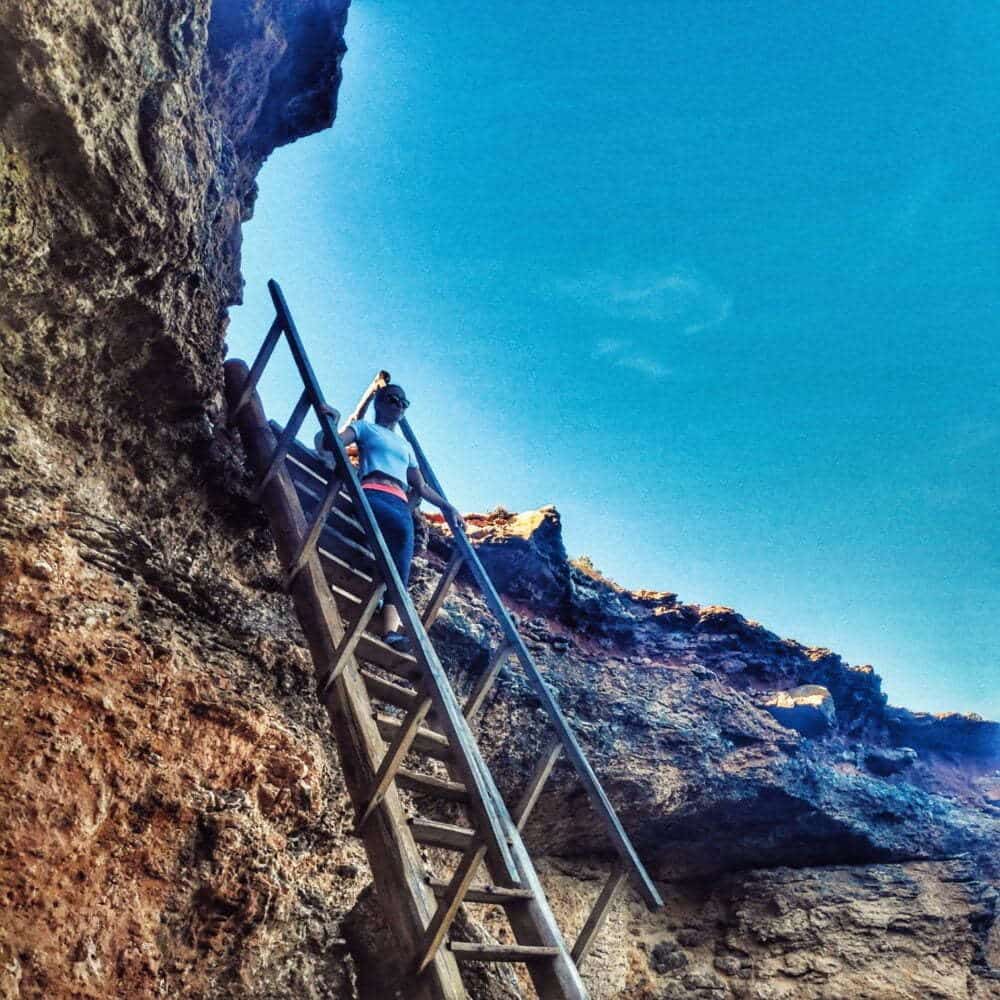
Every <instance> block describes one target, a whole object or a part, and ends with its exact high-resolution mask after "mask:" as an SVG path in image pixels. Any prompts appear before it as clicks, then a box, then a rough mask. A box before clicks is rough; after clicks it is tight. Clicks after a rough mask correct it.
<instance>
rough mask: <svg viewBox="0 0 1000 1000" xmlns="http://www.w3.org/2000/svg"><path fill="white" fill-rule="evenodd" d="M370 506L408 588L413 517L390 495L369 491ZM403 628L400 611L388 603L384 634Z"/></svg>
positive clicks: (385, 611)
mask: <svg viewBox="0 0 1000 1000" xmlns="http://www.w3.org/2000/svg"><path fill="white" fill-rule="evenodd" d="M368 502H369V504H370V505H371V508H372V513H373V514H374V515H375V520H376V522H377V523H378V526H379V529H380V530H381V532H382V537H383V538H384V539H385V544H386V548H388V550H389V554H390V555H391V556H392V561H393V562H394V563H395V564H396V570H397V572H398V573H399V578H400V580H402V582H403V586H404V587H405V586H406V585H407V584H408V583H409V582H410V564H411V562H412V561H413V515H412V514H411V513H410V509H409V507H408V506H407V505H406V504H405V503H404V502H403V501H402V500H399V499H398V498H396V497H393V496H390V495H388V494H383V493H380V492H377V491H374V490H372V491H369V493H368ZM399 626H400V620H399V610H398V609H397V608H396V606H395V605H394V604H392V603H391V602H390V601H386V603H385V607H384V608H383V609H382V628H383V632H382V634H383V635H388V634H390V633H391V632H397V631H399Z"/></svg>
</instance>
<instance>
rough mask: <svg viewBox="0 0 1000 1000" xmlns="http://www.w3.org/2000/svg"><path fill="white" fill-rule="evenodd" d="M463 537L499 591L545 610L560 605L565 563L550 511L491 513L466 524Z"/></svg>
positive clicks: (558, 530)
mask: <svg viewBox="0 0 1000 1000" xmlns="http://www.w3.org/2000/svg"><path fill="white" fill-rule="evenodd" d="M469 536H470V537H471V538H472V539H473V541H474V542H475V545H476V549H477V551H478V552H479V558H480V559H482V561H483V564H484V565H485V566H486V568H487V570H488V571H489V573H490V576H491V577H492V579H493V582H494V583H495V584H496V586H497V589H498V590H500V591H501V592H502V593H504V594H507V595H509V596H510V597H513V598H514V599H515V600H518V601H525V602H527V603H529V604H531V605H532V606H533V607H537V608H539V609H545V608H547V609H549V610H550V611H556V610H557V609H558V608H559V607H560V605H561V604H562V603H563V602H564V601H565V599H566V595H567V592H568V589H569V565H568V562H567V559H566V549H565V548H564V546H563V540H562V524H561V521H560V519H559V512H558V511H557V510H556V509H555V507H542V508H541V509H540V510H535V511H528V512H527V513H525V514H507V513H506V512H495V513H494V514H493V515H491V516H490V517H489V519H484V520H483V522H482V523H480V524H478V525H477V524H476V522H475V521H472V520H470V530H469Z"/></svg>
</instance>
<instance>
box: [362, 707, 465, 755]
mask: <svg viewBox="0 0 1000 1000" xmlns="http://www.w3.org/2000/svg"><path fill="white" fill-rule="evenodd" d="M375 723H376V725H377V726H378V731H379V732H380V733H381V734H382V738H383V739H385V740H388V741H390V742H391V741H392V740H394V739H395V738H396V734H397V733H398V732H399V729H400V726H401V725H402V724H401V723H400V721H399V720H398V719H394V718H392V717H391V716H389V715H383V714H382V713H381V712H377V713H375ZM413 750H414V751H415V752H416V753H422V754H426V755H427V756H428V757H434V758H435V759H437V760H450V759H451V757H452V752H451V745H450V744H449V743H448V740H447V738H446V737H444V736H442V735H441V734H440V733H435V732H434V731H433V730H432V729H418V730H417V734H416V736H415V737H414V738H413Z"/></svg>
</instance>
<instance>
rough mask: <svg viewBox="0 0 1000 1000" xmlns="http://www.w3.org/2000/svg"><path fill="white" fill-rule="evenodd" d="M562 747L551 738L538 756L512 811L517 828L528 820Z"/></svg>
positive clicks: (520, 827) (521, 827)
mask: <svg viewBox="0 0 1000 1000" xmlns="http://www.w3.org/2000/svg"><path fill="white" fill-rule="evenodd" d="M562 749H563V746H562V742H561V741H560V740H553V741H552V742H551V743H550V744H549V745H548V747H546V749H545V751H544V752H543V753H542V756H541V757H539V759H538V763H537V764H536V765H535V770H534V771H533V772H532V774H531V778H530V780H529V781H528V785H527V787H526V788H525V790H524V794H523V795H522V796H521V801H520V802H518V804H517V806H516V808H515V809H514V811H513V813H512V815H513V817H514V822H515V823H516V824H517V828H518V830H523V829H524V826H525V824H526V823H527V822H528V817H529V816H530V815H531V810H532V809H534V808H535V803H536V802H537V801H538V797H539V796H540V795H541V794H542V789H543V788H544V787H545V782H546V781H548V780H549V775H550V774H551V773H552V768H554V767H555V766H556V761H557V760H559V755H560V754H561V753H562Z"/></svg>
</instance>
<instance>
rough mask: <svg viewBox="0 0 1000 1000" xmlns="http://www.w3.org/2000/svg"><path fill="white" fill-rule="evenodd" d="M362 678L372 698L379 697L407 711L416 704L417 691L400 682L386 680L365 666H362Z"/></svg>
mask: <svg viewBox="0 0 1000 1000" xmlns="http://www.w3.org/2000/svg"><path fill="white" fill-rule="evenodd" d="M361 678H362V680H363V681H364V682H365V686H366V687H367V688H368V696H369V697H370V698H378V700H379V701H384V702H386V704H388V705H395V706H396V708H402V709H405V710H406V711H409V710H410V709H411V708H413V706H414V705H415V704H416V701H417V694H416V692H415V691H410V690H409V689H407V688H405V687H401V686H400V685H399V684H393V683H392V681H387V680H384V679H383V678H382V677H379V676H378V674H373V673H372V672H371V671H370V670H365V669H364V668H363V667H362V668H361Z"/></svg>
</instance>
